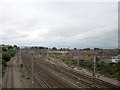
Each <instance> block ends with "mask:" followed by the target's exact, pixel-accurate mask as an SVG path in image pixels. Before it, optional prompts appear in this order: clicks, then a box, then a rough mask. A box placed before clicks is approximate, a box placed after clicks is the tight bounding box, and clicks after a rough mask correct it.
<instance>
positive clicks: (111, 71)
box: [52, 55, 120, 81]
mask: <svg viewBox="0 0 120 90" xmlns="http://www.w3.org/2000/svg"><path fill="white" fill-rule="evenodd" d="M52 57H53V56H52ZM54 58H56V59H61V62H62V63H65V64H66V65H67V66H69V67H71V66H77V60H78V58H76V59H75V58H73V57H70V56H67V55H66V56H65V55H64V56H62V55H55V56H54ZM96 65H97V66H96V72H98V73H100V74H102V75H104V76H107V77H110V78H114V79H117V80H119V81H120V70H119V68H120V61H119V62H118V63H106V62H104V61H103V60H100V59H98V58H97V63H96ZM79 66H80V68H86V69H88V70H90V71H92V70H93V58H92V57H90V56H87V57H82V58H79Z"/></svg>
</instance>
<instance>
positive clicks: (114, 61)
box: [111, 56, 120, 63]
mask: <svg viewBox="0 0 120 90" xmlns="http://www.w3.org/2000/svg"><path fill="white" fill-rule="evenodd" d="M118 61H120V56H113V57H112V59H111V62H112V63H118Z"/></svg>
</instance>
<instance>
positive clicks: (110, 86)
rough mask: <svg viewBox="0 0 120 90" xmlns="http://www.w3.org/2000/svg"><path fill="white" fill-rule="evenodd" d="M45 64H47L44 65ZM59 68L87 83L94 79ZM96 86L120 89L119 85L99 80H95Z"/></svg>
mask: <svg viewBox="0 0 120 90" xmlns="http://www.w3.org/2000/svg"><path fill="white" fill-rule="evenodd" d="M44 64H45V63H44ZM47 66H49V65H47ZM54 67H56V68H53V69H54V70H55V69H56V70H60V69H57V68H58V67H59V66H56V65H54ZM59 68H61V70H60V71H62V72H66V73H68V74H72V75H73V76H74V77H76V78H79V77H81V78H83V79H84V80H86V81H87V82H89V81H92V77H91V76H89V75H86V74H83V73H80V72H76V71H74V70H67V69H66V68H64V67H59ZM63 74H64V73H63ZM83 83H85V82H83ZM85 84H86V85H87V84H88V83H85ZM95 84H96V85H95V86H96V87H98V86H102V87H104V88H117V89H119V88H120V86H117V85H114V84H111V83H108V82H105V81H103V80H100V79H98V78H95ZM88 86H90V83H89V84H88ZM91 86H92V85H91Z"/></svg>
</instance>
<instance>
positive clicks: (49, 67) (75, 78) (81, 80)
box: [39, 62, 92, 88]
mask: <svg viewBox="0 0 120 90" xmlns="http://www.w3.org/2000/svg"><path fill="white" fill-rule="evenodd" d="M39 63H42V65H44V67H46V68H47V69H49V70H51V69H53V70H54V71H55V72H57V73H61V74H62V76H65V77H69V78H71V79H72V80H74V81H75V82H78V81H79V82H80V84H82V86H86V87H87V88H90V87H91V86H92V85H91V83H89V82H85V81H84V80H83V79H81V78H79V77H76V76H75V75H72V74H70V73H68V72H67V71H66V72H64V71H62V72H61V70H60V69H58V68H56V67H51V66H50V64H46V63H43V62H39ZM52 72H53V71H52ZM76 84H77V83H76ZM78 86H79V85H78Z"/></svg>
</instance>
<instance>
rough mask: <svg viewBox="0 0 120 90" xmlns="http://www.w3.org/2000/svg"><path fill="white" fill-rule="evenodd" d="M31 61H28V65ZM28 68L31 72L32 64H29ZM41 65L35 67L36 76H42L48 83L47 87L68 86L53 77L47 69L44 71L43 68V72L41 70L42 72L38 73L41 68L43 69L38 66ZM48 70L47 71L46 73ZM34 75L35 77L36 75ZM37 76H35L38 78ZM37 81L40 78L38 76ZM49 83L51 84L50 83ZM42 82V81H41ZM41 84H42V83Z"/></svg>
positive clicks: (41, 78)
mask: <svg viewBox="0 0 120 90" xmlns="http://www.w3.org/2000/svg"><path fill="white" fill-rule="evenodd" d="M28 64H29V63H28V62H27V65H28ZM27 67H28V69H29V71H30V72H31V65H30V64H29V65H28V66H27ZM38 67H39V66H37V68H36V67H34V69H35V71H34V73H35V76H36V77H39V78H40V81H41V80H42V81H43V82H44V83H45V84H46V85H47V88H51V87H53V88H61V87H62V88H67V87H66V86H65V85H63V84H62V83H61V82H59V81H58V80H57V79H55V77H53V76H51V75H50V74H49V73H48V72H47V71H44V70H43V72H41V73H37V72H40V70H42V69H39V68H38ZM40 68H41V67H40ZM46 72H47V73H46ZM35 76H34V77H35ZM36 77H35V78H36ZM43 79H45V80H43ZM37 81H38V78H37ZM48 83H49V84H48ZM39 84H40V83H39ZM40 85H41V84H40ZM41 86H42V85H41ZM44 88H45V85H44Z"/></svg>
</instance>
